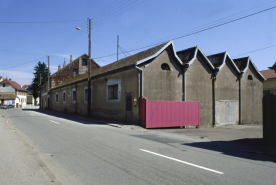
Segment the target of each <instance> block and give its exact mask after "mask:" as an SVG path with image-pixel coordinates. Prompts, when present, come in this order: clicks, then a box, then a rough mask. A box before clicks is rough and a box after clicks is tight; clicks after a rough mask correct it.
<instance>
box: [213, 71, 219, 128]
mask: <svg viewBox="0 0 276 185" xmlns="http://www.w3.org/2000/svg"><path fill="white" fill-rule="evenodd" d="M218 72H219V68H217V67H216V68H215V72H214V76H213V84H212V86H213V127H215V126H216V80H217V75H218Z"/></svg>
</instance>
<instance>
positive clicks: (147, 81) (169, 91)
mask: <svg viewBox="0 0 276 185" xmlns="http://www.w3.org/2000/svg"><path fill="white" fill-rule="evenodd" d="M163 63H167V64H168V65H169V67H170V70H162V69H161V65H162V64H163ZM141 68H142V69H143V75H144V76H143V78H144V79H143V83H144V97H146V98H147V99H148V100H163V101H182V91H183V90H182V87H183V85H182V77H183V76H182V75H183V72H182V69H181V67H180V66H179V62H178V61H177V60H176V59H175V57H174V56H173V51H172V48H171V47H169V48H167V49H166V50H164V51H163V52H162V53H161V54H160V55H159V56H157V57H156V58H155V59H154V60H153V61H152V62H151V63H149V64H148V65H145V66H144V67H141Z"/></svg>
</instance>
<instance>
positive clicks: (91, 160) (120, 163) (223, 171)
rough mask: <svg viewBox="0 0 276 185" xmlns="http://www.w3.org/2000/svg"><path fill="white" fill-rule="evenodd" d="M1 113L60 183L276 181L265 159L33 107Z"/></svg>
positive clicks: (272, 166)
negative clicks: (100, 123) (221, 150)
mask: <svg viewBox="0 0 276 185" xmlns="http://www.w3.org/2000/svg"><path fill="white" fill-rule="evenodd" d="M2 113H3V114H4V115H5V116H6V117H7V118H8V120H9V121H10V122H11V124H12V125H13V127H14V128H15V129H16V130H17V131H18V132H19V133H20V134H21V135H22V138H24V140H25V141H26V142H27V143H29V145H30V146H31V148H32V149H33V150H34V151H36V152H37V154H38V155H39V156H40V158H41V159H42V160H43V161H44V164H45V165H46V167H47V169H48V173H51V174H54V175H55V177H56V179H58V181H59V182H61V183H63V184H273V185H274V184H275V183H276V175H275V174H276V164H275V163H274V162H272V161H269V160H268V161H266V160H253V159H254V157H252V158H250V159H247V158H244V157H237V156H239V155H233V156H231V155H225V154H223V153H221V152H218V151H215V150H214V151H212V150H206V149H203V148H196V147H192V146H189V145H185V144H184V143H183V142H180V141H177V140H173V139H169V138H164V137H162V136H160V137H158V136H153V135H149V134H147V133H141V132H137V131H135V130H127V129H120V128H116V127H111V126H108V125H99V124H93V123H88V122H84V121H80V122H79V121H77V120H68V119H62V118H58V117H54V116H49V115H45V114H42V113H38V112H35V111H27V110H21V109H11V110H2ZM252 155H257V154H252Z"/></svg>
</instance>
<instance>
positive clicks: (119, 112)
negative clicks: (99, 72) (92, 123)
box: [91, 68, 139, 124]
mask: <svg viewBox="0 0 276 185" xmlns="http://www.w3.org/2000/svg"><path fill="white" fill-rule="evenodd" d="M138 74H139V71H138V70H137V69H136V68H133V69H130V70H126V71H122V72H119V73H115V74H111V75H108V76H105V77H101V78H98V79H95V80H91V84H92V86H93V98H92V109H91V110H92V114H93V115H94V116H100V117H105V118H111V119H117V120H122V121H126V95H127V94H130V95H131V96H132V112H133V113H132V122H133V123H135V124H138V123H139V108H138V99H139V85H138V78H139V75H138ZM114 84H118V91H119V94H118V99H117V100H109V99H108V92H107V89H108V85H114Z"/></svg>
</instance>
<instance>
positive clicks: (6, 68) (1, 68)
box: [0, 57, 46, 70]
mask: <svg viewBox="0 0 276 185" xmlns="http://www.w3.org/2000/svg"><path fill="white" fill-rule="evenodd" d="M43 58H46V57H42V58H38V59H35V60H32V61H29V62H25V63H21V64H16V65H14V66H11V67H6V68H1V69H0V70H4V69H10V68H16V67H18V66H22V65H25V64H29V63H32V62H35V61H38V60H41V59H43Z"/></svg>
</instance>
